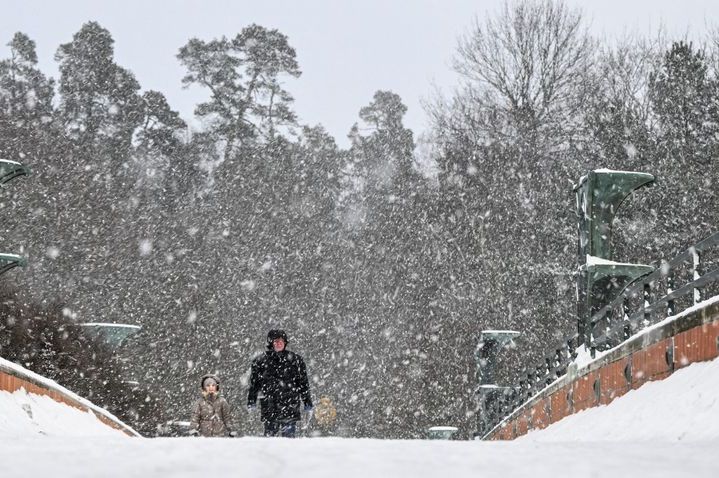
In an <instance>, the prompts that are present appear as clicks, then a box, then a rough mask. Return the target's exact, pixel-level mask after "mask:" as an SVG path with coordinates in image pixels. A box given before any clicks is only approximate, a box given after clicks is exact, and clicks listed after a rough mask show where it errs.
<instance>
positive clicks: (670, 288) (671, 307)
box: [667, 269, 677, 317]
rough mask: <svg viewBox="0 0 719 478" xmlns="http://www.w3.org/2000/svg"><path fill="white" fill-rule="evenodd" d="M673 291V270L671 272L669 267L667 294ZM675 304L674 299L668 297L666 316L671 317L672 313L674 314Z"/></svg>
mask: <svg viewBox="0 0 719 478" xmlns="http://www.w3.org/2000/svg"><path fill="white" fill-rule="evenodd" d="M672 292H674V272H672V270H671V269H669V271H668V273H667V295H669V294H671V293H672ZM676 310H677V308H676V304H675V303H674V299H669V300H668V301H667V317H672V316H673V315H674V314H676Z"/></svg>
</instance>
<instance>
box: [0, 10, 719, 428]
mask: <svg viewBox="0 0 719 478" xmlns="http://www.w3.org/2000/svg"><path fill="white" fill-rule="evenodd" d="M7 40H9V43H8V45H9V47H10V55H9V57H7V58H4V59H2V60H1V61H0V157H2V158H5V159H10V160H15V161H20V162H22V163H23V164H25V165H28V166H30V168H31V169H32V171H33V173H32V176H30V177H29V178H25V179H20V180H16V181H14V182H13V183H11V184H9V185H8V186H7V187H6V188H4V189H3V191H2V192H1V194H0V205H1V206H2V210H3V212H4V216H3V218H4V219H3V227H2V228H0V231H1V235H0V237H1V238H2V241H3V247H4V250H3V252H15V253H20V254H23V255H25V256H27V257H28V259H29V264H28V266H27V267H26V268H24V269H16V270H14V271H12V272H10V273H7V274H5V275H4V276H3V278H2V281H3V282H4V285H3V290H2V294H0V297H1V298H2V301H3V302H2V304H1V306H0V356H2V357H3V358H6V359H9V360H14V361H17V362H18V363H21V364H23V365H25V366H28V367H30V368H32V369H33V370H37V371H39V372H40V373H43V374H45V375H47V376H49V377H51V378H55V379H56V380H58V381H59V382H60V383H62V384H64V385H66V386H68V387H70V388H72V389H73V390H75V391H77V392H78V393H81V394H83V395H85V396H87V397H89V398H90V399H92V400H94V401H96V402H97V403H98V404H99V405H102V406H105V407H107V408H108V409H109V410H111V411H112V412H114V413H116V414H117V415H118V416H120V417H122V418H123V419H125V420H127V421H128V423H130V424H131V425H133V426H135V427H137V428H138V429H139V430H141V431H142V432H143V433H146V434H148V435H152V434H154V433H155V430H156V428H157V426H158V425H159V424H161V423H163V422H164V421H166V420H170V419H186V418H187V415H188V413H189V406H190V403H191V401H192V400H193V399H194V398H195V397H196V395H197V393H198V381H199V378H200V377H201V376H202V375H203V374H205V373H208V372H213V373H217V374H219V375H220V377H221V378H222V384H223V385H222V386H223V391H224V393H225V395H226V396H227V398H228V400H229V401H230V403H231V404H232V405H233V406H234V407H235V408H236V409H237V410H238V414H239V416H240V422H241V423H242V427H243V433H256V432H257V430H258V424H257V423H255V421H253V419H251V418H250V417H249V416H248V415H247V414H246V413H245V412H244V403H245V400H246V393H247V380H248V371H249V365H250V362H251V359H252V357H254V356H255V355H256V354H257V353H259V352H261V351H262V350H263V348H264V345H265V334H266V333H267V330H269V329H270V328H277V327H281V328H283V329H285V330H286V331H287V332H288V334H289V339H290V343H289V348H290V349H291V350H295V351H297V352H299V353H301V354H302V355H303V356H304V357H305V359H306V361H307V364H308V369H309V374H310V381H311V385H312V392H313V395H314V396H316V397H319V396H321V395H327V396H329V397H331V399H332V401H333V402H334V403H335V404H336V406H337V410H338V421H339V425H340V430H341V433H343V434H345V435H346V436H359V437H365V436H372V437H380V438H416V437H421V436H424V431H425V430H426V428H427V427H430V426H433V425H455V426H458V427H460V430H461V434H462V435H463V436H464V437H469V436H471V434H472V432H473V431H474V430H475V428H476V423H475V417H474V413H475V407H476V404H475V401H474V388H475V387H476V376H475V373H476V363H475V358H474V353H475V348H476V346H477V342H478V339H479V334H480V331H481V330H482V329H487V328H502V329H505V328H506V329H515V330H519V331H521V332H522V334H523V338H522V340H521V341H519V342H518V347H517V348H516V349H515V350H513V351H512V353H510V356H509V357H508V358H507V361H508V364H507V365H510V366H507V367H506V373H509V374H511V373H516V372H517V371H518V370H520V369H521V366H522V365H523V364H527V363H530V362H532V361H533V360H535V359H536V358H537V357H538V356H541V354H542V353H543V351H544V350H545V349H546V347H547V346H548V345H550V344H553V343H555V342H558V341H559V340H561V339H562V338H563V337H564V336H566V335H568V334H569V333H571V332H573V331H574V330H575V329H576V318H575V308H576V305H575V290H574V281H575V279H576V275H575V274H576V268H577V257H576V241H577V238H576V218H575V204H574V193H573V190H572V188H573V184H574V183H575V182H576V181H577V180H578V179H579V177H580V176H581V175H582V174H585V173H586V171H588V170H590V169H594V168H599V167H606V168H611V169H618V170H635V171H643V172H648V173H652V174H654V175H655V176H656V177H657V181H656V185H655V186H654V187H652V188H650V189H648V190H642V192H641V193H638V194H637V195H636V196H632V197H630V199H629V200H628V201H627V202H626V204H625V205H624V206H623V208H622V210H621V211H620V213H619V214H618V216H617V219H616V221H615V224H614V228H615V235H614V240H615V247H616V251H617V256H618V259H620V260H623V261H631V262H645V263H650V262H655V261H658V260H660V259H662V258H670V257H672V255H673V254H675V253H676V252H678V251H680V250H683V249H685V248H687V247H689V246H690V245H691V244H693V243H695V242H696V241H698V240H700V239H702V238H704V237H706V236H708V235H709V234H710V233H712V232H716V225H717V214H719V212H718V211H719V208H718V206H719V200H718V198H717V188H716V186H715V184H716V182H717V180H718V179H719V168H718V167H717V163H716V159H715V157H716V152H717V149H718V148H719V35H718V36H711V35H710V37H709V38H705V39H704V40H703V41H702V42H701V43H694V42H691V41H689V40H688V39H685V38H667V37H666V36H664V35H662V34H661V33H657V35H656V36H655V37H653V38H626V39H622V40H617V39H612V40H608V39H598V38H594V37H593V36H591V35H590V34H589V32H588V30H587V26H586V23H585V20H584V19H583V17H582V12H581V11H579V10H574V9H572V8H569V7H568V6H566V5H565V4H563V3H562V2H558V1H546V2H521V3H511V2H510V3H508V4H507V5H506V6H505V8H504V9H503V10H502V11H500V12H499V13H497V14H495V15H492V16H490V17H488V19H486V20H477V21H475V23H474V24H473V25H472V26H471V28H469V29H468V31H467V32H466V33H465V34H464V35H462V36H460V37H459V40H458V48H457V50H456V52H454V68H455V70H456V71H457V72H458V73H459V75H460V78H461V81H460V82H459V83H458V84H457V85H456V86H455V88H454V89H453V90H452V91H450V92H445V93H436V94H434V95H433V96H430V98H429V99H428V100H427V102H426V111H427V115H428V116H429V118H430V120H431V125H432V126H431V128H430V129H429V130H428V131H426V132H423V133H422V134H421V135H417V134H416V132H413V131H411V130H409V129H407V128H406V127H405V126H404V124H403V116H404V114H405V112H406V106H405V105H404V104H403V101H402V98H400V96H398V95H397V94H396V93H394V92H392V91H387V90H384V89H382V85H376V87H377V88H378V90H377V92H376V93H375V94H374V96H373V97H371V98H367V99H366V101H367V102H366V106H365V107H363V108H362V109H360V111H358V117H357V122H356V123H355V124H354V125H347V129H348V135H349V139H350V146H349V147H348V148H340V147H338V145H337V143H336V141H335V138H333V137H331V136H330V135H329V134H328V133H327V132H326V130H325V129H324V128H323V127H322V126H321V125H305V124H300V123H299V122H298V121H297V118H296V114H295V112H294V111H293V98H292V96H291V95H290V94H289V92H288V91H287V85H288V84H290V83H291V82H292V81H293V79H295V78H297V77H299V76H300V75H301V73H302V71H301V65H299V64H298V62H297V59H296V52H295V50H294V49H293V47H292V45H291V39H290V38H288V37H287V36H286V35H284V34H283V33H282V32H280V31H277V30H272V29H268V28H265V27H263V26H260V25H256V24H252V25H248V26H245V27H244V28H242V29H241V30H240V31H239V32H238V33H237V35H236V36H234V37H232V38H227V37H219V38H202V39H200V38H192V39H189V40H188V41H187V43H186V44H185V45H182V46H179V49H178V53H177V60H178V61H179V62H180V63H181V64H182V66H183V67H184V69H185V71H186V75H185V76H184V77H183V78H182V79H181V81H182V82H183V84H185V85H188V86H192V87H198V88H202V89H203V91H204V92H206V99H205V101H204V102H202V103H200V104H198V105H197V107H196V109H195V115H196V118H197V120H198V122H197V124H201V125H202V126H201V127H192V128H191V127H189V126H188V125H187V124H186V122H185V121H183V119H182V118H181V117H180V115H179V114H178V112H176V111H174V110H173V108H172V105H170V104H168V102H167V100H166V98H165V96H164V95H163V93H162V92H159V91H152V90H144V89H143V88H142V86H141V85H140V84H139V82H138V81H137V79H136V78H135V76H134V75H133V73H132V71H131V66H123V65H119V64H118V63H117V62H116V60H115V58H114V54H113V43H114V42H113V38H112V34H111V32H109V31H108V30H106V29H105V28H103V27H102V26H101V25H99V24H98V23H96V22H92V21H90V22H87V23H85V24H84V25H82V26H81V28H80V29H79V30H78V31H77V32H76V33H75V34H74V35H73V37H72V40H71V41H70V42H68V43H65V44H62V45H60V46H59V47H58V48H57V53H56V56H55V59H56V61H57V63H58V65H59V76H58V78H51V77H48V76H47V75H46V74H44V73H43V72H42V71H40V69H39V68H38V59H37V55H36V45H35V42H34V41H33V40H32V39H31V38H29V37H28V36H27V35H25V34H23V33H21V32H18V33H15V34H14V35H11V36H10V38H7ZM305 53H306V54H310V55H311V54H312V52H305ZM451 54H452V52H448V56H449V55H451ZM177 81H180V79H177ZM428 91H429V88H428ZM420 162H421V163H424V164H427V163H431V164H432V165H433V169H434V170H435V171H436V174H433V175H430V174H427V173H424V172H423V171H424V169H423V168H420V167H419V163H420ZM82 322H118V323H129V324H135V325H140V326H142V330H141V332H139V333H138V334H136V335H135V336H133V337H132V338H131V340H128V341H127V342H126V343H125V345H124V346H123V347H121V348H120V349H116V350H109V349H108V348H107V347H105V346H104V345H102V344H96V343H92V341H91V340H89V339H87V338H83V337H82V334H80V333H78V332H77V328H76V327H75V328H74V327H73V324H76V323H82ZM68 356H69V358H68ZM73 363H74V365H73ZM71 367H74V368H77V370H79V371H80V372H77V373H75V372H72V373H71V372H69V371H68V370H69V368H71ZM135 382H137V383H135ZM254 420H256V419H254Z"/></svg>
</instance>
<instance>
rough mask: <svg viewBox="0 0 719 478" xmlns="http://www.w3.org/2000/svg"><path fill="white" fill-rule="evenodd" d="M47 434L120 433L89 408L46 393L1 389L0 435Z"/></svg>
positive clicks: (123, 435)
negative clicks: (75, 406)
mask: <svg viewBox="0 0 719 478" xmlns="http://www.w3.org/2000/svg"><path fill="white" fill-rule="evenodd" d="M32 435H49V436H121V437H127V435H125V434H124V433H123V432H121V431H120V430H116V429H114V428H111V427H109V426H107V425H105V424H104V423H102V422H101V421H100V420H99V419H98V418H97V417H96V416H95V415H94V414H93V413H92V412H91V411H86V412H83V411H82V410H79V409H77V408H74V407H71V406H69V405H65V404H63V403H60V402H56V401H55V400H53V399H52V398H50V397H48V396H45V395H35V394H32V393H27V392H26V391H25V390H24V389H20V390H17V391H15V392H13V393H10V392H6V391H0V438H13V437H26V436H32Z"/></svg>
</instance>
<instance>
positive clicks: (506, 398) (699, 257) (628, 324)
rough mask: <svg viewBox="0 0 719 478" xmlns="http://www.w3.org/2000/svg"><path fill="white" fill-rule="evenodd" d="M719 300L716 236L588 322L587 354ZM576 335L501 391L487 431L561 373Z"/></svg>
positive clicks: (576, 342) (650, 276) (576, 343)
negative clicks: (688, 310)
mask: <svg viewBox="0 0 719 478" xmlns="http://www.w3.org/2000/svg"><path fill="white" fill-rule="evenodd" d="M717 295H719V233H716V234H714V235H712V236H710V237H708V238H706V239H704V240H703V241H701V242H699V243H698V244H696V245H694V246H692V247H690V248H689V249H687V250H685V251H684V252H682V253H681V254H679V255H678V256H677V257H675V258H674V259H673V260H671V261H668V262H666V261H663V262H662V263H660V264H657V268H656V270H655V271H654V272H652V273H651V274H648V275H646V276H644V277H641V278H640V279H638V280H636V281H634V282H633V283H632V284H630V285H629V286H628V287H627V288H625V289H624V290H623V291H622V292H621V293H620V294H619V295H618V296H617V297H616V298H615V299H614V300H612V301H611V302H610V303H609V304H607V305H606V306H604V307H602V308H601V309H600V310H598V311H597V312H596V313H595V314H594V315H592V317H591V329H592V334H591V339H590V343H589V344H586V345H587V347H588V348H589V349H590V350H591V353H592V356H594V353H595V351H597V350H599V351H602V350H608V349H611V348H612V347H615V346H617V345H619V344H620V343H622V342H623V341H625V340H627V339H629V338H630V337H632V336H633V335H635V334H637V333H638V332H640V331H642V330H644V329H646V328H647V327H650V326H652V325H654V324H657V323H659V322H661V321H662V320H664V319H666V318H668V317H672V316H674V315H676V314H679V313H681V312H683V311H686V310H687V309H689V308H691V307H692V306H694V305H695V304H698V303H699V302H701V301H702V300H705V299H707V298H710V297H714V296H717ZM579 345H580V344H579V336H578V334H577V333H575V334H573V335H572V336H571V337H568V338H566V339H565V340H563V341H562V342H561V343H559V344H558V345H557V346H556V347H554V348H552V349H550V351H549V352H548V354H547V355H545V356H544V357H542V358H541V359H540V360H539V361H538V362H537V363H536V365H535V366H534V367H530V368H529V369H526V370H524V371H523V373H522V377H521V378H520V380H519V382H518V383H517V384H516V385H515V386H513V387H506V388H504V390H503V392H502V393H500V394H499V396H498V397H496V402H495V404H494V406H493V407H492V408H491V409H490V410H488V415H489V416H488V417H487V421H486V422H485V423H487V425H488V426H487V429H486V430H487V431H489V430H491V429H492V428H494V427H495V426H496V425H497V424H499V423H500V422H501V421H502V420H503V419H504V417H506V416H508V415H509V414H511V413H512V412H513V411H514V410H516V409H517V408H519V407H520V406H521V405H522V404H524V403H525V402H527V400H529V399H530V398H531V397H533V396H534V395H536V394H537V393H539V392H540V391H541V390H542V389H544V388H545V387H546V386H547V385H550V384H551V383H552V382H554V381H556V380H557V379H559V378H561V377H562V376H564V375H565V374H566V373H567V369H568V368H569V365H570V364H571V363H572V361H573V360H574V359H575V358H576V357H577V348H578V346H579Z"/></svg>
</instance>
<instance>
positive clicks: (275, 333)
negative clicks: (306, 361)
mask: <svg viewBox="0 0 719 478" xmlns="http://www.w3.org/2000/svg"><path fill="white" fill-rule="evenodd" d="M276 339H282V340H284V341H285V345H287V343H288V342H289V340H288V339H287V334H286V333H285V331H284V330H282V329H272V330H270V331H269V332H267V350H272V342H274V341H275V340H276Z"/></svg>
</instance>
